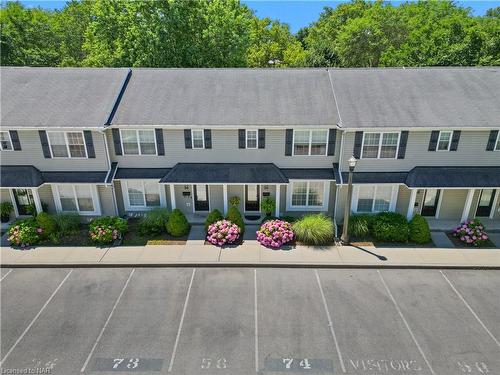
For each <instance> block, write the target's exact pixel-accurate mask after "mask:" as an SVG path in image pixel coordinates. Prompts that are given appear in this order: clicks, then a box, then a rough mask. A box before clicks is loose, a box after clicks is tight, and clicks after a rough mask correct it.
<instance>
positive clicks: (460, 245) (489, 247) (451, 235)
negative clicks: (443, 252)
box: [446, 232, 497, 249]
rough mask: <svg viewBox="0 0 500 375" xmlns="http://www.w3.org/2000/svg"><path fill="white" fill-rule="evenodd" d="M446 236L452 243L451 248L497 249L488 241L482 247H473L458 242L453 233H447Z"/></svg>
mask: <svg viewBox="0 0 500 375" xmlns="http://www.w3.org/2000/svg"><path fill="white" fill-rule="evenodd" d="M446 235H447V236H448V238H449V239H450V241H451V242H452V243H453V246H455V247H459V248H462V249H496V248H497V247H496V246H495V244H494V243H493V242H491V241H490V240H487V241H486V243H485V244H484V245H479V246H473V245H469V244H467V243H465V242H462V241H460V239H459V238H457V237H455V236H454V235H453V233H451V232H447V233H446Z"/></svg>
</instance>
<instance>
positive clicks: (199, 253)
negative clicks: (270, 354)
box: [0, 240, 500, 268]
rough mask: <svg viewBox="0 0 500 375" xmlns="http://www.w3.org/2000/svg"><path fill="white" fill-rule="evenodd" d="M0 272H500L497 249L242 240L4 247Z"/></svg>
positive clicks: (498, 251) (0, 258)
mask: <svg viewBox="0 0 500 375" xmlns="http://www.w3.org/2000/svg"><path fill="white" fill-rule="evenodd" d="M0 250H1V252H0V261H1V266H2V267H17V266H75V267H77V266H157V265H164V266H182V265H194V264H196V265H200V266H203V265H207V266H208V265H219V266H226V265H227V266H232V265H242V266H250V265H251V266H326V267H422V268H428V267H439V268H446V267H453V268H455V267H458V268H468V267H488V268H500V249H445V248H375V247H369V246H363V247H353V246H341V247H336V246H328V247H308V246H296V247H295V248H291V249H288V250H272V249H268V248H265V247H263V246H261V245H260V244H259V243H258V242H257V241H252V240H246V241H245V242H244V243H243V244H242V245H240V246H237V247H234V248H224V249H220V248H218V247H215V246H212V245H203V244H201V243H197V242H194V243H189V242H188V244H186V245H168V246H165V245H163V246H161V245H160V246H141V247H127V246H122V247H114V248H103V249H100V248H95V247H73V248H71V247H38V248H34V249H30V250H16V249H12V248H8V247H2V248H1V249H0Z"/></svg>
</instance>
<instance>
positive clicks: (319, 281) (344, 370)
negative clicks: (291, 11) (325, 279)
mask: <svg viewBox="0 0 500 375" xmlns="http://www.w3.org/2000/svg"><path fill="white" fill-rule="evenodd" d="M314 271H315V272H316V280H317V281H318V286H319V291H320V292H321V299H322V300H323V305H324V306H325V312H326V317H327V318H328V326H329V327H330V333H331V334H332V338H333V342H334V343H335V349H337V354H338V356H339V361H340V367H341V368H342V372H343V373H346V369H345V365H344V360H343V358H342V353H341V352H340V347H339V343H338V341H337V336H336V335H335V330H334V329H333V323H332V318H331V316H330V311H329V310H328V304H327V303H326V298H325V293H324V292H323V287H322V286H321V280H320V278H319V273H318V270H314Z"/></svg>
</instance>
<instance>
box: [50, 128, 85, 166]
mask: <svg viewBox="0 0 500 375" xmlns="http://www.w3.org/2000/svg"><path fill="white" fill-rule="evenodd" d="M51 133H63V134H64V142H65V143H66V150H67V152H68V156H54V154H53V153H52V143H50V136H49V134H51ZM68 133H80V134H81V135H82V139H83V148H84V150H85V156H71V152H70V150H69V141H68ZM47 142H48V144H49V150H50V156H51V157H52V158H53V159H88V157H89V155H88V154H87V142H86V141H85V135H84V134H83V131H78V130H75V131H48V132H47Z"/></svg>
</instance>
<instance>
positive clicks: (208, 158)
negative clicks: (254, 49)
mask: <svg viewBox="0 0 500 375" xmlns="http://www.w3.org/2000/svg"><path fill="white" fill-rule="evenodd" d="M206 128H207V129H208V128H210V127H209V126H207V127H206ZM107 136H108V145H109V148H110V154H111V159H112V161H117V162H118V163H119V166H120V168H142V167H145V166H148V167H150V168H160V167H162V168H168V167H173V166H174V165H175V164H177V163H181V162H182V163H207V162H208V163H227V162H231V163H249V162H252V163H275V164H276V165H277V166H278V167H281V168H284V167H288V168H292V167H294V168H330V167H331V166H332V163H334V162H336V161H338V157H339V153H340V138H341V137H340V132H337V138H336V146H335V156H285V129H279V130H276V129H274V130H272V129H266V141H265V142H266V147H265V148H264V149H252V150H247V149H240V148H238V130H237V129H232V130H219V129H212V148H211V149H203V150H202V149H186V148H185V146H184V130H183V129H164V130H163V139H164V143H165V155H164V156H157V155H116V154H115V150H114V144H113V136H112V134H111V131H108V132H107Z"/></svg>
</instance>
